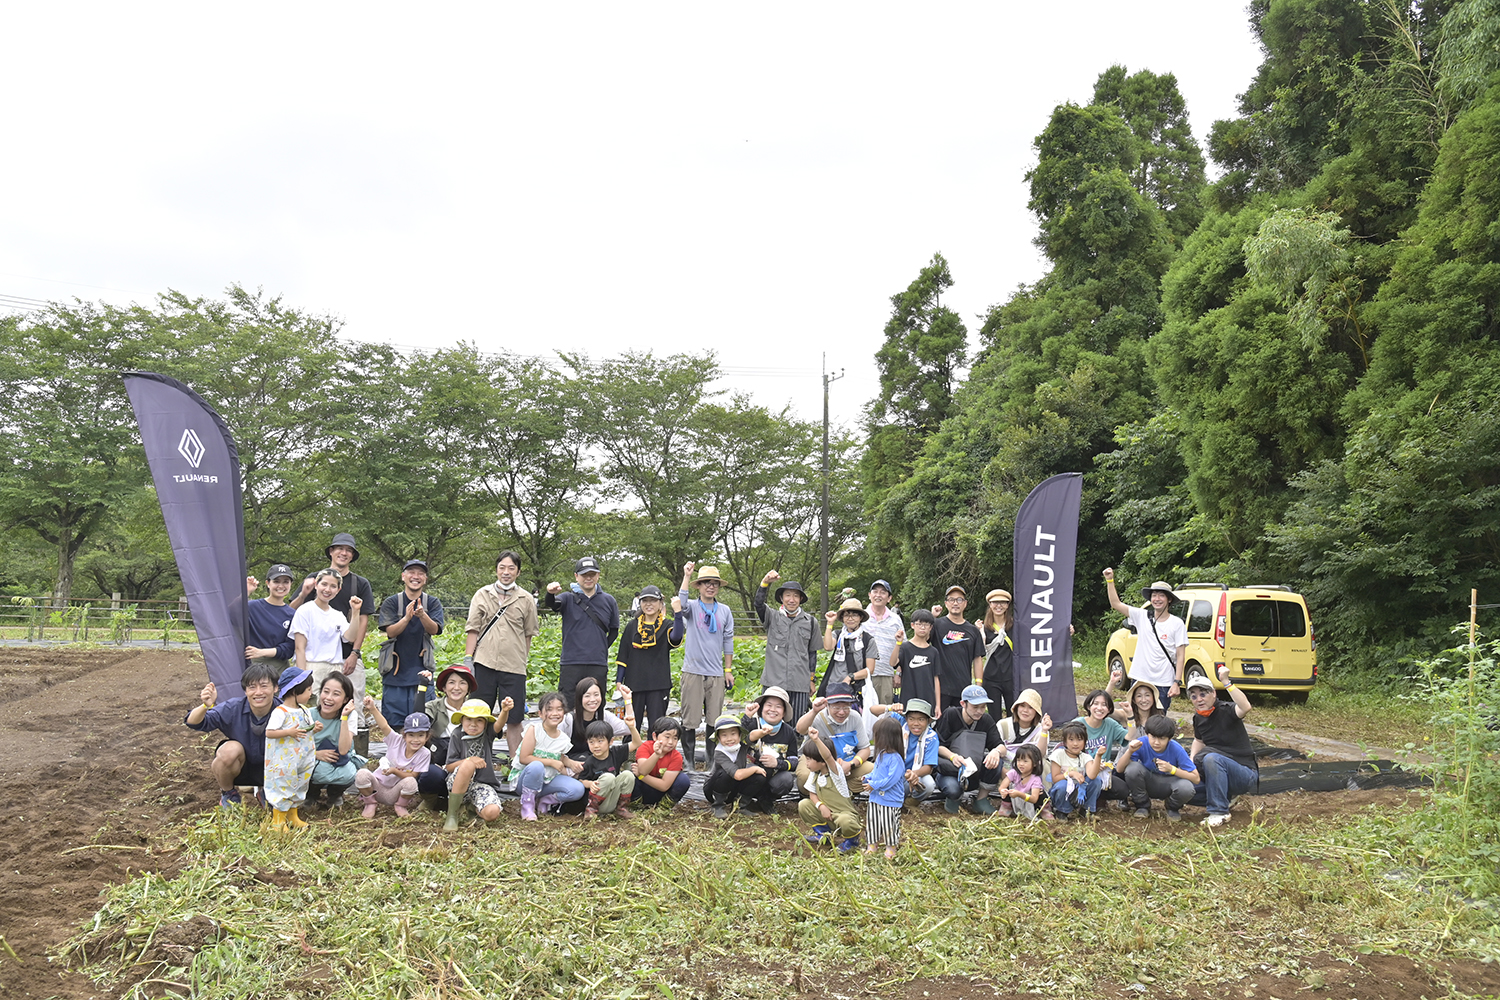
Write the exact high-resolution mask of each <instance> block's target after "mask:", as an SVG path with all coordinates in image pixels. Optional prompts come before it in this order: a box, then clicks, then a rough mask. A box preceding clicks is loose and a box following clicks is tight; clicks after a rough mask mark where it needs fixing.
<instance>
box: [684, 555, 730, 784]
mask: <svg viewBox="0 0 1500 1000" xmlns="http://www.w3.org/2000/svg"><path fill="white" fill-rule="evenodd" d="M697 565H698V564H697V563H693V562H689V563H685V564H683V567H682V586H681V587H680V588H679V589H678V591H677V600H678V602H679V603H680V605H681V607H682V610H681V611H678V612H677V613H676V618H677V620H676V621H675V622H674V623H673V625H672V630H673V632H679V631H680V632H681V634H682V636H683V647H684V654H683V658H682V697H681V699H680V701H681V702H682V757H683V760H685V761H686V762H687V766H688V768H689V769H690V770H691V769H692V768H693V767H694V765H695V762H696V760H697V759H698V758H697V751H698V724H699V723H700V722H703V721H705V720H708V721H709V722H710V724H711V723H712V721H713V720H714V719H717V718H718V717H719V715H720V714H721V713H722V712H723V711H724V692H725V691H727V690H729V689H730V688H732V687H734V672H733V665H734V663H733V661H734V614H733V613H732V612H731V611H730V610H729V606H728V605H726V604H724V603H723V602H722V601H720V600H719V588H720V587H722V586H723V584H724V581H723V579H722V578H721V577H720V576H719V570H718V569H717V567H714V566H705V567H703V569H702V570H701V571H699V573H698V575H697V576H696V577H694V575H693V571H694V570H695V569H696V568H697ZM689 584H692V585H693V586H695V587H697V588H698V597H697V599H696V600H692V599H689V597H688V585H689ZM703 738H704V755H703V758H702V759H703V760H705V761H710V762H711V761H712V760H713V751H714V744H715V738H714V734H713V731H712V729H710V730H709V731H708V732H706V733H704V736H703Z"/></svg>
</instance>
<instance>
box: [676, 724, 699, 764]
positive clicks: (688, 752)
mask: <svg viewBox="0 0 1500 1000" xmlns="http://www.w3.org/2000/svg"><path fill="white" fill-rule="evenodd" d="M679 746H680V748H681V749H682V763H683V766H684V767H685V768H686V769H687V770H689V771H696V770H698V761H697V757H698V734H697V733H688V734H687V735H685V736H684V737H683V738H682V740H681V742H680V743H679Z"/></svg>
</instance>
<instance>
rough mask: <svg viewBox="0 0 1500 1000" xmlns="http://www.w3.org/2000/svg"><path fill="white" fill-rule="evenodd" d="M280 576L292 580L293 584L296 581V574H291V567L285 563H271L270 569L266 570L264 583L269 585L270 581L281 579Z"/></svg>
mask: <svg viewBox="0 0 1500 1000" xmlns="http://www.w3.org/2000/svg"><path fill="white" fill-rule="evenodd" d="M281 576H284V577H286V578H287V579H289V580H292V581H294V582H295V581H296V579H297V574H296V573H293V572H292V567H290V566H288V565H287V564H286V563H273V564H272V565H271V568H270V569H268V570H266V582H267V583H270V582H271V581H272V580H274V579H276V578H277V577H281Z"/></svg>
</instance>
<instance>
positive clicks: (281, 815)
mask: <svg viewBox="0 0 1500 1000" xmlns="http://www.w3.org/2000/svg"><path fill="white" fill-rule="evenodd" d="M270 831H271V832H272V833H288V832H290V831H289V829H288V828H287V825H286V811H285V810H283V809H272V810H271V827H270Z"/></svg>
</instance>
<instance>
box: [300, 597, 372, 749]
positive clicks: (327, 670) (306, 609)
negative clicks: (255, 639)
mask: <svg viewBox="0 0 1500 1000" xmlns="http://www.w3.org/2000/svg"><path fill="white" fill-rule="evenodd" d="M342 586H343V581H342V580H341V579H340V578H339V575H338V573H337V572H335V571H334V570H331V569H324V570H319V571H318V575H317V576H316V577H315V578H314V580H313V599H312V600H311V601H309V602H308V603H306V604H303V605H302V606H301V607H300V608H298V609H297V613H296V614H295V615H293V616H292V639H293V640H294V641H295V642H296V644H297V654H296V655H297V667H298V669H301V670H311V671H312V676H313V690H315V691H321V690H322V688H323V681H324V679H326V678H327V677H328V675H329V674H331V673H333V672H334V671H335V670H339V671H342V670H343V669H344V647H343V640H344V633H345V632H346V631H348V629H349V619H348V618H345V617H344V614H343V612H341V611H337V610H335V609H333V608H330V607H329V606H328V602H329V601H331V600H333V599H334V598H335V597H337V596H338V595H339V589H340V588H341V587H342ZM363 606H364V601H362V600H361V599H360V598H359V597H351V598H349V613H350V614H351V615H353V616H354V617H355V618H356V619H358V618H359V609H360V608H361V607H363ZM362 694H363V692H362V691H361V690H359V689H358V686H356V690H355V695H356V698H357V697H358V696H360V695H362ZM355 704H356V705H358V704H359V702H358V701H357V700H356V702H355ZM349 721H350V725H351V727H353V731H356V732H357V731H358V728H359V722H360V713H359V709H358V708H356V709H355V710H354V711H353V712H351V713H350V715H349Z"/></svg>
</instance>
